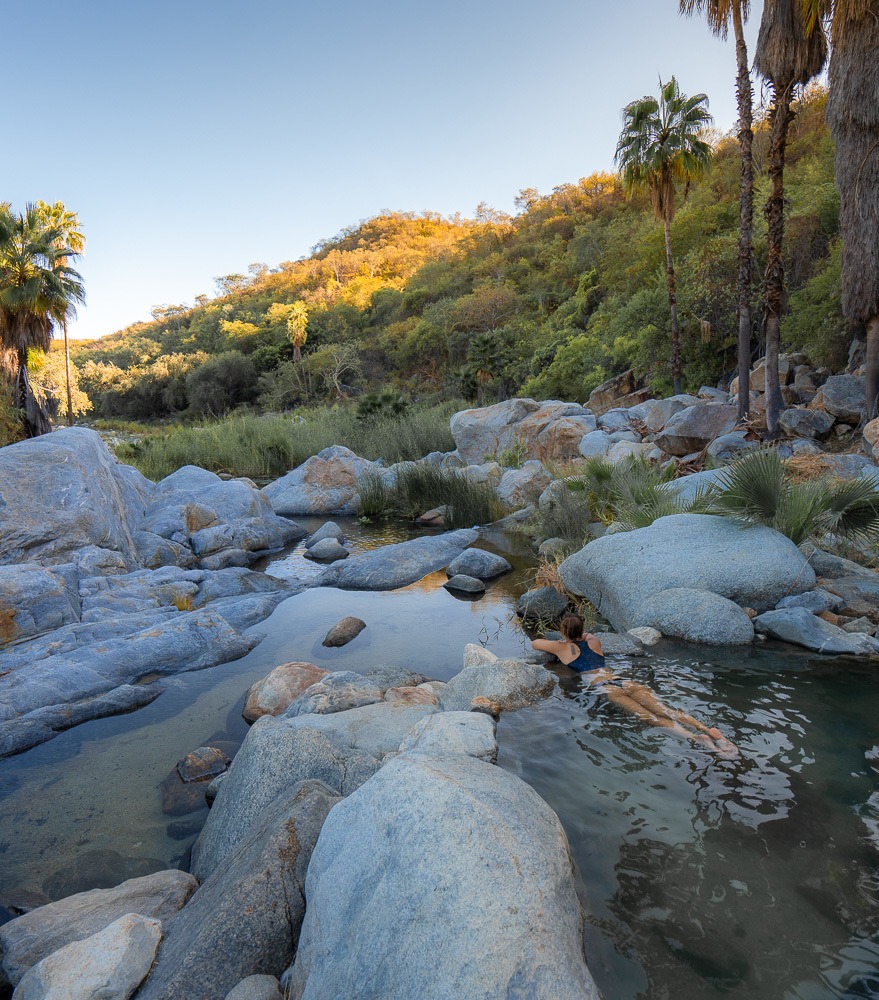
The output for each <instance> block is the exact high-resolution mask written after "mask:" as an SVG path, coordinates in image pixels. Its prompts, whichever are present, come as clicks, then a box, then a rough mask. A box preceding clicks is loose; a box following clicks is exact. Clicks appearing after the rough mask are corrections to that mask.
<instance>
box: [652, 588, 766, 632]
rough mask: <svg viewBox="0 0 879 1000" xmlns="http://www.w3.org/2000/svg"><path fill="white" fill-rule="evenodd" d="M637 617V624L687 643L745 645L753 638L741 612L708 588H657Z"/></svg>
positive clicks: (750, 628) (735, 605) (749, 624)
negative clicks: (638, 622)
mask: <svg viewBox="0 0 879 1000" xmlns="http://www.w3.org/2000/svg"><path fill="white" fill-rule="evenodd" d="M639 619H640V624H641V625H646V626H648V627H650V628H655V629H657V630H658V631H660V632H661V633H662V634H663V635H665V636H671V637H673V638H675V639H686V640H688V641H689V642H701V643H706V644H709V645H712V646H746V645H750V643H752V642H753V641H754V626H753V625H752V624H751V619H750V618H749V617H748V616H747V615H746V614H745V612H744V611H742V609H741V608H740V607H739V606H738V605H737V604H734V603H733V602H732V601H728V600H727V599H726V598H725V597H720V596H719V595H718V594H714V593H712V592H711V591H708V590H693V589H691V588H688V587H675V588H672V589H670V590H661V591H659V592H658V593H656V594H653V595H652V596H651V597H649V598H648V599H647V600H646V601H645V603H644V606H643V608H642V609H641V612H640V614H639Z"/></svg>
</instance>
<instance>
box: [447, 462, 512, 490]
mask: <svg viewBox="0 0 879 1000" xmlns="http://www.w3.org/2000/svg"><path fill="white" fill-rule="evenodd" d="M458 475H459V476H461V477H463V478H464V479H466V480H467V481H468V482H469V483H473V484H474V485H476V484H478V483H488V484H489V485H490V486H493V487H494V488H495V489H497V487H499V486H500V482H501V479H502V478H503V475H504V470H503V467H502V466H501V465H499V464H498V463H497V462H483V463H482V464H481V465H466V466H464V468H463V469H461V470H460V471H459V473H458Z"/></svg>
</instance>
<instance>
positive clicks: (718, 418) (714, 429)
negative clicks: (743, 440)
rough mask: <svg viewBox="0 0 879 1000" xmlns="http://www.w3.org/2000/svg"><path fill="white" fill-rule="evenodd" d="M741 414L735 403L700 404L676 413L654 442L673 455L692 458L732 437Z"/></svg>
mask: <svg viewBox="0 0 879 1000" xmlns="http://www.w3.org/2000/svg"><path fill="white" fill-rule="evenodd" d="M738 412H739V411H738V407H737V406H734V405H733V404H731V403H697V404H696V405H695V406H688V407H687V408H686V409H684V410H680V411H679V412H678V413H676V414H675V415H674V416H673V417H672V418H671V419H670V420H669V421H668V423H667V424H666V425H665V427H664V428H663V429H662V430H661V431H660V433H659V434H657V435H656V437H655V438H654V440H655V442H656V444H657V445H659V447H660V448H662V450H663V451H664V452H666V453H667V454H669V455H692V454H693V452H697V451H702V449H703V448H707V447H708V445H709V444H711V442H712V441H713V440H714V439H715V438H719V437H722V436H723V435H724V434H729V432H730V431H731V430H733V428H734V427H735V426H736V423H737V422H738Z"/></svg>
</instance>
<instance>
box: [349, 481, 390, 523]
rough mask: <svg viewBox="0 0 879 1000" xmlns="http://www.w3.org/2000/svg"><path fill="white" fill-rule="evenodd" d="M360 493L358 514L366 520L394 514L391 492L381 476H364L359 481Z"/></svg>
mask: <svg viewBox="0 0 879 1000" xmlns="http://www.w3.org/2000/svg"><path fill="white" fill-rule="evenodd" d="M357 488H358V492H359V493H360V508H359V511H358V513H359V514H360V517H361V518H362V519H364V520H371V519H372V518H374V517H386V516H387V515H388V514H390V513H391V512H392V504H391V491H390V489H389V488H388V486H387V484H386V483H385V481H384V479H383V478H382V477H381V476H379V475H370V476H362V477H361V478H360V479H359V480H358V481H357Z"/></svg>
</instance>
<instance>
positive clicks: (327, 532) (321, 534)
mask: <svg viewBox="0 0 879 1000" xmlns="http://www.w3.org/2000/svg"><path fill="white" fill-rule="evenodd" d="M325 538H335V540H336V541H337V542H340V543H341V542H344V541H345V532H344V531H342V529H341V528H340V527H339V525H338V524H336V522H335V521H324V523H323V524H322V525H321V526H320V527H319V528H318V529H317V531H315V532H313V533H312V534H311V535H309V536H308V538H306V539H305V547H306V548H307V549H310V548H311V547H312V546H314V545H317V543H318V542H322V541H323V540H324V539H325Z"/></svg>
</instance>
